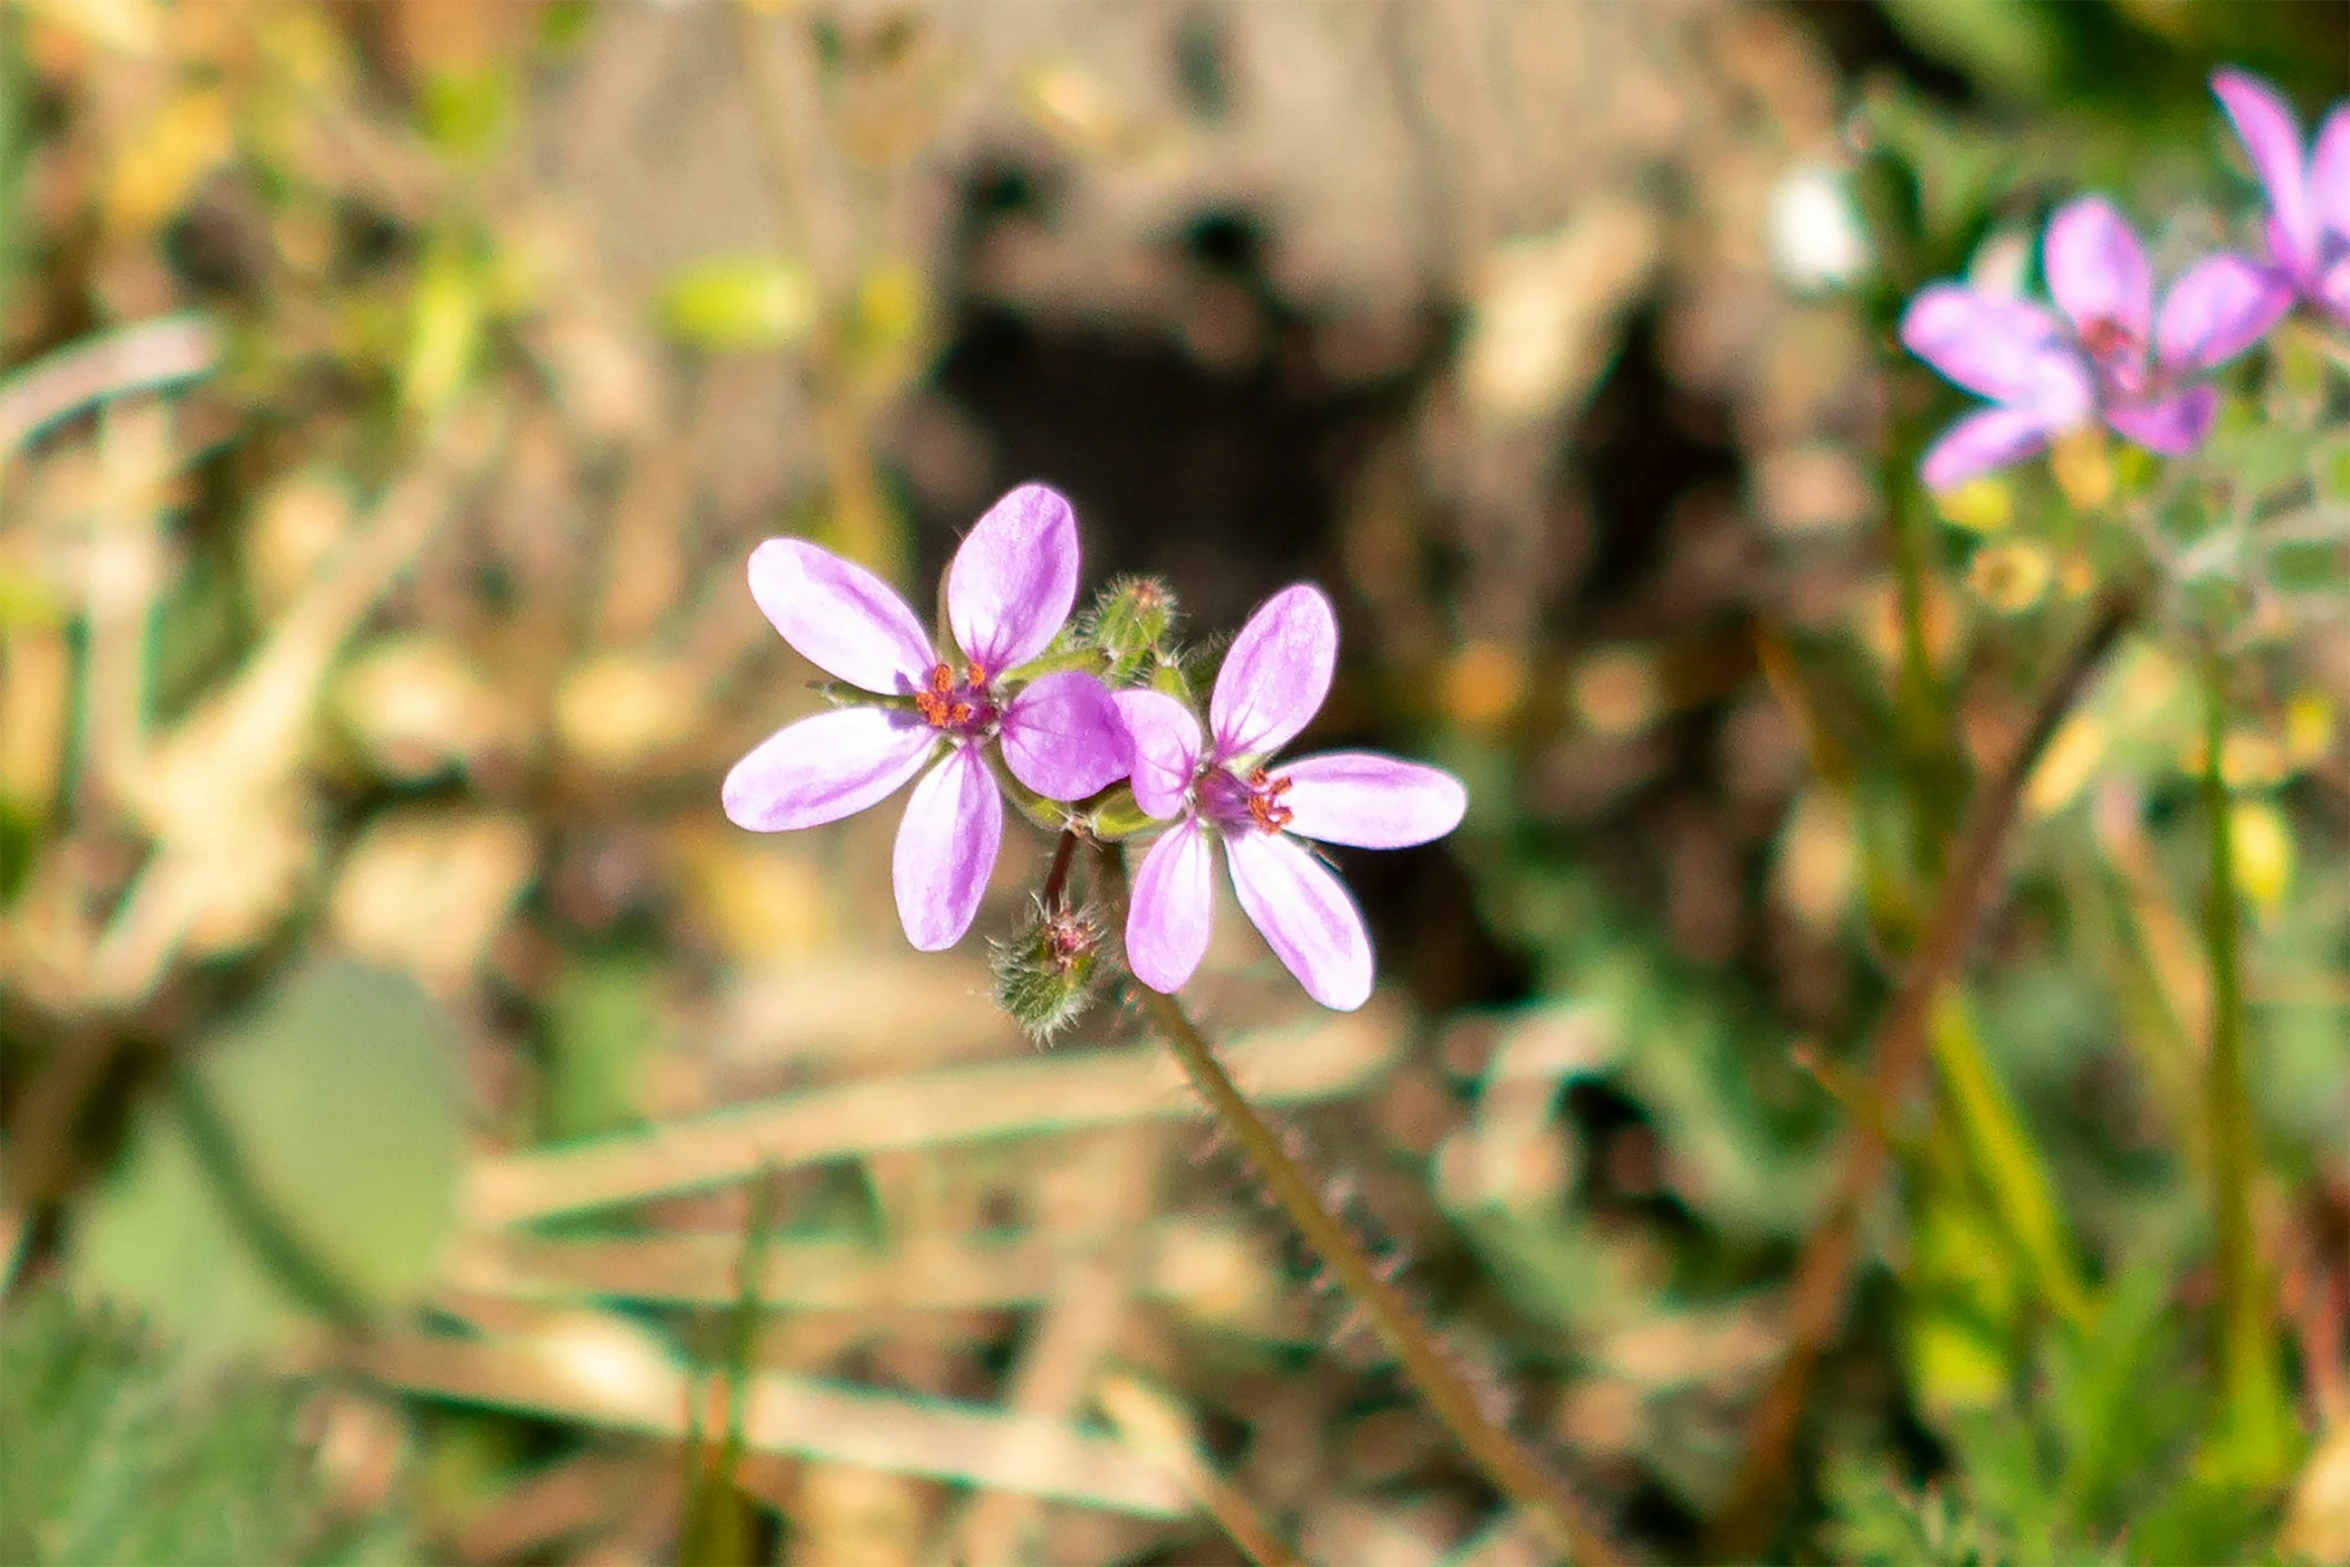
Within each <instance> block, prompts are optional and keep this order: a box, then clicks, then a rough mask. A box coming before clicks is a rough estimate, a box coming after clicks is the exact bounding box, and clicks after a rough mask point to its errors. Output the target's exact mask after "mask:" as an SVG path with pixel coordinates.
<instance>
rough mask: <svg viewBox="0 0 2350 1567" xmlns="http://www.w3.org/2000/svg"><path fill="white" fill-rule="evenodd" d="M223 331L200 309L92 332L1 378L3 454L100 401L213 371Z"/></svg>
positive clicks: (0, 446)
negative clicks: (196, 312) (199, 312)
mask: <svg viewBox="0 0 2350 1567" xmlns="http://www.w3.org/2000/svg"><path fill="white" fill-rule="evenodd" d="M219 359H220V332H219V329H218V328H216V327H215V326H213V324H212V323H211V322H210V321H207V320H205V319H204V318H203V317H202V316H197V315H176V316H165V317H162V318H161V319H159V320H154V321H142V322H140V323H139V324H138V325H136V326H126V327H123V328H121V329H120V330H119V331H113V332H108V333H105V334H104V335H103V336H99V337H92V338H85V339H84V340H82V341H81V342H78V343H74V344H72V345H71V346H69V347H66V348H61V349H59V350H58V351H57V352H56V353H53V354H51V355H50V356H49V357H48V358H46V359H43V360H40V361H39V362H37V363H35V364H32V365H28V366H27V367H25V368H24V369H23V370H20V371H18V372H17V373H16V374H15V375H13V376H11V377H10V378H9V379H8V380H7V382H6V383H4V384H0V458H5V457H6V456H7V455H8V454H10V453H12V452H14V451H16V450H17V449H18V448H19V447H21V446H23V445H24V444H25V443H26V442H27V441H29V440H31V439H32V438H33V437H34V436H36V435H38V434H40V433H41V432H42V431H43V430H45V429H47V428H48V427H49V426H50V425H52V424H55V423H56V422H57V421H58V420H60V419H65V418H69V417H71V416H72V415H74V414H77V413H79V412H81V411H82V410H83V409H85V408H88V407H90V406H91V405H92V404H94V403H101V402H104V401H106V400H107V399H108V398H113V397H122V396H125V395H127V394H129V393H132V392H149V391H155V390H158V389H160V388H162V387H166V386H172V385H176V384H177V383H179V382H182V381H192V380H194V379H196V378H197V377H198V376H202V375H206V374H209V373H210V372H211V370H212V367H213V366H214V365H215V364H217V363H218V362H219Z"/></svg>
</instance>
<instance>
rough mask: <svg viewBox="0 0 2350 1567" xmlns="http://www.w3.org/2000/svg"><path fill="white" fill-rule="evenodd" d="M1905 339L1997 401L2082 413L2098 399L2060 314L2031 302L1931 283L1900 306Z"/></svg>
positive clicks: (1961, 381) (2063, 413) (1953, 376)
mask: <svg viewBox="0 0 2350 1567" xmlns="http://www.w3.org/2000/svg"><path fill="white" fill-rule="evenodd" d="M1901 342H1902V346H1903V347H1905V348H1907V349H1908V350H1909V351H1910V352H1911V353H1913V354H1915V355H1917V356H1918V357H1919V358H1920V359H1923V360H1924V361H1925V362H1926V363H1928V364H1930V365H1932V366H1933V367H1934V368H1935V369H1936V370H1939V371H1941V372H1942V374H1944V375H1945V376H1947V377H1949V378H1950V379H1951V380H1952V381H1955V382H1957V383H1958V384H1959V385H1960V386H1963V387H1965V388H1966V389H1967V390H1968V391H1970V392H1977V393H1980V394H1981V395H1982V396H1985V397H1988V398H1991V399H1992V400H1993V401H1995V402H2001V403H2010V404H2013V405H2015V406H2017V407H2023V408H2041V409H2046V410H2049V411H2051V412H2052V413H2054V414H2056V415H2058V416H2061V417H2064V418H2078V417H2079V416H2080V415H2082V414H2084V413H2086V412H2087V411H2088V409H2089V406H2090V404H2091V402H2092V401H2093V400H2094V396H2095V394H2094V392H2093V391H2092V390H2091V387H2090V381H2089V371H2088V367H2087V365H2085V364H2084V363H2083V362H2082V361H2081V358H2080V355H2079V354H2078V353H2077V352H2075V351H2074V350H2073V348H2072V346H2071V345H2070V344H2069V343H2067V342H2066V341H2065V338H2064V332H2063V330H2062V328H2060V327H2059V326H2058V325H2057V322H2056V318H2055V317H2054V316H2052V315H2050V314H2049V313H2048V312H2047V311H2045V310H2043V309H2041V308H2040V307H2039V306H2038V305H2035V304H2033V303H2032V302H2031V301H2029V300H2024V299H2006V298H2002V297H2000V296H1998V295H1996V294H1985V293H1980V292H1978V291H1976V290H1974V289H1971V288H1961V287H1959V286H1958V285H1957V284H1955V283H1935V284H1931V285H1929V286H1928V287H1926V288H1923V289H1920V290H1919V291H1918V295H1917V297H1916V298H1915V299H1912V300H1911V301H1910V302H1909V308H1908V309H1907V310H1905V311H1903V312H1902V314H1901Z"/></svg>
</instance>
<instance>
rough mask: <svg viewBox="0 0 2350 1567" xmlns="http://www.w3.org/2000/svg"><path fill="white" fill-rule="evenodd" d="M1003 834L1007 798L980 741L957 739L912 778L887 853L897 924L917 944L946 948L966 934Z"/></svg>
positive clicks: (930, 949) (927, 949)
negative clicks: (943, 757) (947, 752)
mask: <svg viewBox="0 0 2350 1567" xmlns="http://www.w3.org/2000/svg"><path fill="white" fill-rule="evenodd" d="M1003 841H1004V797H1003V795H1002V794H1000V793H999V792H997V789H996V784H995V779H994V778H992V777H990V776H989V775H988V771H987V762H986V760H985V758H983V757H982V756H981V755H980V753H979V747H977V746H975V745H966V746H958V747H956V749H955V751H954V753H953V754H952V755H950V756H949V757H948V758H947V759H946V760H945V761H943V762H941V763H939V764H938V765H937V766H936V767H933V768H932V769H931V770H930V773H929V776H927V777H925V778H924V779H923V780H922V782H921V783H919V784H917V785H915V787H914V797H913V798H912V799H910V800H908V801H907V802H906V818H905V820H904V821H902V822H900V823H898V841H897V848H896V851H895V852H894V853H893V854H892V855H891V858H890V881H891V883H892V884H893V885H894V886H895V887H896V889H897V895H898V923H900V924H901V925H904V926H905V927H906V939H907V940H908V941H910V942H912V943H913V944H914V945H915V947H916V948H917V949H918V950H920V951H923V952H943V951H945V950H946V949H947V948H949V947H951V946H953V945H954V944H955V943H956V942H958V941H961V940H962V939H963V933H964V932H965V931H967V930H969V929H970V928H971V921H972V918H973V917H974V916H975V915H977V914H978V912H979V900H980V898H981V897H982V896H983V895H985V893H986V892H987V878H988V877H989V875H990V874H992V873H993V872H994V870H995V857H996V850H997V849H999V848H1001V847H1002V845H1003Z"/></svg>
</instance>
